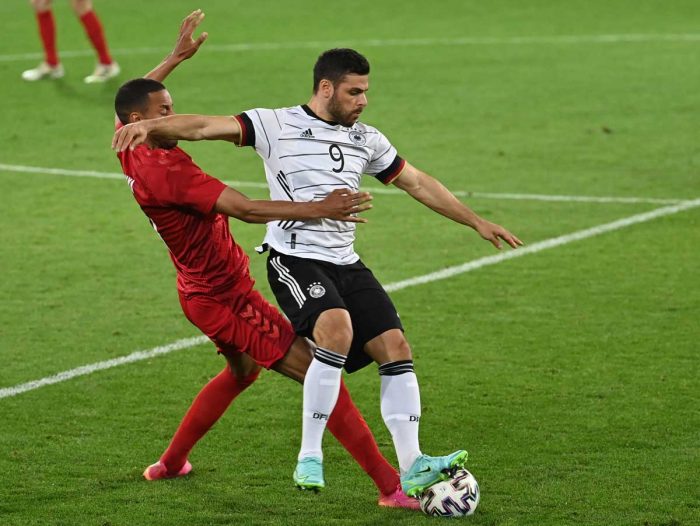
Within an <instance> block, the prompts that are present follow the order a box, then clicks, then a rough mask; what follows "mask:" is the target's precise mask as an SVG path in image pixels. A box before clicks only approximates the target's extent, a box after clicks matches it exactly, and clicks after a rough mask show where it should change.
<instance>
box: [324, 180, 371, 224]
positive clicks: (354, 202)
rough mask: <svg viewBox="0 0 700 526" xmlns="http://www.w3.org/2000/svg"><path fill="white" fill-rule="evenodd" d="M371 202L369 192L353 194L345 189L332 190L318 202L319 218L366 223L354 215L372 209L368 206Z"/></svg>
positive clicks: (363, 219)
mask: <svg viewBox="0 0 700 526" xmlns="http://www.w3.org/2000/svg"><path fill="white" fill-rule="evenodd" d="M371 200H372V196H371V195H370V194H369V192H353V191H351V190H348V189H347V188H342V189H338V190H333V191H332V192H331V193H330V194H328V195H327V196H326V198H325V199H324V200H323V201H319V205H321V217H326V218H328V219H336V220H338V221H350V222H352V223H366V222H367V220H366V219H365V218H362V217H356V216H355V214H359V213H360V212H364V211H365V210H369V209H370V208H372V205H371V204H369V202H370V201H371Z"/></svg>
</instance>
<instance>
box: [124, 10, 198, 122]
mask: <svg viewBox="0 0 700 526" xmlns="http://www.w3.org/2000/svg"><path fill="white" fill-rule="evenodd" d="M202 20H204V13H203V12H202V10H201V9H197V10H196V11H192V12H191V13H190V14H189V15H187V16H186V17H185V19H184V20H183V21H182V24H180V33H179V34H178V37H177V42H175V47H173V50H172V51H171V52H170V53H168V55H167V56H166V57H165V58H164V59H163V60H162V61H161V63H160V64H158V65H157V66H156V67H155V68H153V69H152V70H151V71H149V72H148V73H146V75H145V76H144V78H147V79H152V80H157V81H158V82H163V81H164V80H165V79H166V77H167V76H168V75H170V73H172V71H173V70H174V69H175V68H176V67H177V66H179V65H180V63H181V62H182V61H183V60H187V59H188V58H190V57H192V56H193V55H194V54H195V53H196V52H197V51H198V50H199V46H201V45H202V44H203V43H204V41H205V40H206V39H207V36H209V35H208V34H207V33H202V34H201V35H199V37H198V38H197V39H196V40H195V39H193V38H192V35H193V34H194V30H195V29H197V26H199V24H200V22H201V21H202ZM114 119H115V123H116V124H117V125H119V124H120V122H119V118H118V117H117V116H115V117H114Z"/></svg>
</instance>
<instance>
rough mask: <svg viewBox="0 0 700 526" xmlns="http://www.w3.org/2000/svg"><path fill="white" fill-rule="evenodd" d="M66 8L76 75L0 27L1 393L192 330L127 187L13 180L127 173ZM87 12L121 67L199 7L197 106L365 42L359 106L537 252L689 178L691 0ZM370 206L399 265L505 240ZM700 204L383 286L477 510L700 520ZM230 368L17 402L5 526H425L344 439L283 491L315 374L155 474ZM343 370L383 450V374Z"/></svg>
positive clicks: (667, 524) (2, 444)
mask: <svg viewBox="0 0 700 526" xmlns="http://www.w3.org/2000/svg"><path fill="white" fill-rule="evenodd" d="M56 4H57V5H56V6H55V15H56V19H57V26H58V42H59V48H60V50H63V51H70V52H72V53H66V54H65V55H64V58H63V62H64V66H65V67H66V71H67V74H66V77H65V79H63V80H61V81H58V82H41V83H36V84H27V83H24V82H23V81H22V80H21V79H20V73H21V71H22V70H23V69H26V68H29V67H32V66H33V65H35V63H36V62H38V60H39V58H38V57H39V55H38V54H36V52H37V51H38V50H39V44H38V40H37V38H36V28H35V23H34V20H33V17H32V14H31V11H30V10H29V9H28V7H27V6H26V5H19V4H18V3H16V2H5V3H3V4H2V5H1V6H0V15H1V16H2V17H3V18H4V19H5V20H11V21H12V24H9V27H6V28H4V38H3V43H2V44H1V45H0V74H1V75H2V78H3V83H2V86H0V93H1V94H2V100H3V101H4V104H3V117H4V124H3V126H2V127H1V128H0V144H2V145H3V147H2V150H1V152H2V153H1V155H0V165H1V166H0V203H1V204H2V212H3V215H2V219H1V220H0V226H1V228H0V246H1V247H2V249H1V250H0V270H1V271H2V281H1V282H0V299H1V301H0V359H2V364H3V365H2V367H1V368H0V389H2V388H12V387H14V386H17V385H19V384H23V383H25V382H29V381H32V380H37V379H40V378H44V377H47V376H51V375H54V374H56V373H59V372H61V371H66V370H69V369H73V368H76V367H80V366H82V365H85V364H90V363H95V362H100V361H104V360H108V359H111V358H117V357H121V356H126V355H128V354H130V353H132V352H133V351H135V350H139V349H151V348H154V347H156V346H160V345H164V344H168V343H171V342H173V341H176V340H178V339H181V338H186V337H191V336H195V335H197V332H196V330H195V329H194V328H193V327H192V326H191V325H189V323H188V322H187V321H186V320H185V318H184V316H183V315H182V313H181V312H180V310H179V306H178V303H177V296H176V291H175V283H174V271H173V269H172V265H171V263H170V261H169V259H168V256H167V254H166V251H165V249H164V247H163V246H162V244H161V242H160V240H159V239H158V238H157V237H156V236H155V235H153V232H152V230H151V229H150V227H149V226H148V223H147V222H146V220H145V218H144V217H143V215H142V213H141V211H140V210H139V209H138V207H137V205H136V203H135V202H134V201H133V199H132V197H131V196H130V194H129V190H128V186H127V185H126V184H124V181H123V180H119V179H109V178H98V177H88V176H67V175H63V176H62V175H52V174H50V173H48V170H43V173H25V172H21V171H19V170H20V169H24V170H26V167H41V168H60V169H65V170H68V171H69V172H71V173H73V172H74V171H80V170H87V171H93V172H100V173H109V172H118V171H119V167H118V162H117V160H116V159H115V157H114V155H113V153H112V152H111V150H110V149H109V142H110V138H111V135H112V100H113V95H114V92H115V90H116V88H117V87H118V84H119V82H115V83H112V84H108V85H104V86H95V85H93V86H86V85H84V84H83V83H82V77H83V76H85V75H87V74H88V73H89V72H90V71H91V70H92V67H93V63H94V58H93V57H92V56H91V54H90V48H89V47H88V44H87V41H86V40H85V38H84V35H83V34H82V29H81V28H80V26H79V25H78V24H77V22H76V21H75V19H74V17H73V15H72V14H71V12H70V11H69V9H68V6H67V2H60V1H59V2H56ZM160 4H162V5H160ZM96 7H97V10H98V14H99V15H100V16H101V18H102V21H103V24H104V26H105V28H106V31H107V35H108V37H109V41H110V45H111V47H112V48H113V54H114V55H115V58H116V59H117V60H118V61H119V62H120V64H121V65H122V68H123V71H124V73H123V75H122V77H121V79H120V80H126V79H128V78H130V77H134V76H140V75H142V74H144V73H145V72H146V71H148V70H149V69H151V67H152V66H153V65H155V64H156V63H158V62H159V61H160V59H161V58H162V56H163V55H164V53H165V52H166V51H167V50H168V49H169V48H170V46H171V45H172V42H173V40H174V37H175V35H176V32H177V27H178V25H179V21H180V20H181V19H182V17H184V16H185V14H187V13H188V12H189V11H191V10H193V9H194V8H197V7H201V8H202V9H203V10H204V11H205V12H206V14H207V18H206V20H205V22H204V24H203V30H206V31H208V32H209V33H210V39H209V41H208V42H207V43H206V44H205V45H204V47H203V48H202V50H201V52H200V54H199V55H198V56H196V57H195V58H194V59H193V60H191V61H189V62H188V63H185V64H183V65H182V66H181V68H180V69H179V70H178V71H176V72H175V73H174V74H173V75H172V76H171V77H170V78H169V79H168V81H167V82H166V84H167V85H168V87H169V89H170V92H171V94H172V95H173V97H174V100H175V107H176V110H177V111H179V112H183V113H185V112H193V113H194V112H197V113H215V114H225V113H229V114H232V113H237V112H239V111H241V110H244V109H248V108H252V107H259V106H264V107H278V106H287V105H293V104H298V103H302V102H306V101H307V100H308V96H309V92H310V88H311V73H310V69H311V65H312V64H313V61H314V60H315V58H316V56H317V55H318V54H319V53H320V52H321V51H323V50H324V49H325V48H328V47H332V46H335V45H349V46H353V47H356V48H357V49H358V50H360V51H361V52H363V53H364V54H366V55H367V57H368V58H369V60H370V62H371V64H372V74H371V91H370V92H369V96H370V105H369V107H368V110H367V111H366V113H365V116H364V119H363V120H365V121H366V122H368V123H370V124H373V125H375V126H377V127H379V128H380V129H381V130H382V131H383V132H384V133H386V135H387V136H388V137H389V138H390V139H391V140H392V142H393V143H394V144H395V145H396V146H397V148H398V150H399V152H400V153H401V155H402V156H404V157H406V158H407V159H408V160H409V161H411V162H412V163H413V164H415V165H417V166H418V167H420V168H422V169H424V170H426V171H428V172H429V173H431V174H433V175H435V176H436V177H438V178H439V179H441V180H442V181H444V182H445V183H446V184H447V185H448V186H449V187H450V188H452V189H453V190H460V191H468V192H476V193H475V195H474V196H473V197H470V198H467V202H468V204H469V205H470V206H471V207H472V208H474V209H475V210H477V211H478V212H479V213H481V214H482V215H484V216H486V217H488V218H491V219H493V220H494V221H497V222H499V223H502V224H504V225H506V226H507V227H508V228H510V229H512V230H513V231H514V232H515V233H516V234H517V235H518V236H519V237H521V238H522V239H523V240H525V241H526V242H527V243H529V244H530V245H532V244H535V243H537V242H539V241H542V240H546V239H551V238H554V237H557V236H561V235H566V234H570V233H572V232H577V231H580V230H583V229H587V228H592V227H596V226H599V225H603V224H607V223H610V222H612V221H615V220H618V219H622V218H627V217H630V216H633V215H635V214H639V213H642V212H646V211H650V210H654V209H656V208H659V207H662V206H668V204H667V203H665V202H655V201H653V200H671V201H679V200H692V199H698V198H700V183H699V180H698V167H699V165H700V158H699V157H698V153H697V140H696V137H697V118H696V110H697V108H698V107H699V105H700V104H699V103H700V96H699V95H698V93H699V92H698V90H697V86H698V85H699V84H700V73H699V70H698V68H697V57H698V52H699V51H700V36H699V35H698V33H697V27H698V21H699V20H700V7H698V6H697V3H696V2H692V1H680V0H679V1H673V2H661V1H649V0H642V1H638V2H632V1H629V0H616V1H613V2H610V1H605V2H604V1H602V0H593V1H588V2H582V1H572V2H552V1H544V0H541V1H535V2H528V3H522V2H516V1H514V0H511V1H506V0H500V1H494V2H489V3H487V4H486V3H480V2H471V1H469V2H457V1H448V2H440V3H433V4H426V3H424V2H422V3H419V2H394V1H391V2H381V3H380V2H367V1H364V0H363V1H358V2H354V3H352V4H346V5H340V4H338V5H336V4H333V5H331V4H328V5H325V4H318V3H315V2H308V1H301V2H294V3H286V2H262V3H250V2H247V3H246V2H231V1H224V0H218V1H215V0H204V1H202V2H199V3H198V4H196V5H194V4H192V3H190V2H184V1H181V0H176V1H172V2H168V3H167V5H166V3H164V2H163V3H160V2H154V3H151V4H150V5H149V7H148V9H147V10H146V11H145V12H144V10H143V9H142V7H143V3H142V2H135V1H133V0H123V1H120V2H97V6H96ZM241 44H244V45H241ZM229 45H230V46H229ZM227 46H229V47H227ZM184 147H185V149H186V150H187V151H188V152H190V153H191V154H192V155H193V156H194V158H195V160H196V161H198V163H199V164H200V165H201V166H202V167H204V168H205V169H206V170H208V171H209V172H210V173H212V174H213V175H215V176H217V177H219V178H221V179H224V180H236V181H244V182H248V183H253V182H262V181H263V179H264V175H263V172H262V167H261V165H260V162H259V161H258V159H257V157H256V156H255V154H254V153H253V152H252V151H238V150H236V151H233V149H232V148H230V147H227V146H226V145H224V144H191V145H190V144H187V145H184ZM18 167H20V168H18ZM39 172H42V170H39ZM367 187H368V188H369V189H370V190H372V189H379V188H380V187H379V186H378V185H376V184H373V183H372V182H371V181H369V182H368V184H367ZM241 189H242V190H243V191H244V192H246V193H248V194H249V195H251V196H255V197H260V198H262V197H264V196H265V192H264V190H262V189H256V188H248V187H241ZM378 191H379V190H378ZM484 193H501V194H502V193H508V194H543V195H550V196H552V195H569V196H579V197H580V196H599V197H600V196H608V197H639V198H642V199H641V200H640V201H638V202H632V203H622V202H615V201H613V202H608V203H601V202H579V201H563V200H554V201H544V200H536V199H526V198H519V199H506V198H505V196H501V197H500V198H498V196H490V197H486V196H484V195H483V194H484ZM368 217H369V218H370V220H371V222H370V223H369V224H367V225H362V226H361V227H360V232H359V234H358V238H359V241H358V245H357V246H358V250H359V252H360V254H361V255H362V257H363V259H364V261H365V262H366V263H367V264H368V265H369V266H370V267H372V268H373V269H374V271H375V273H376V274H377V276H378V277H379V279H380V280H381V281H382V282H383V283H385V284H391V283H396V282H399V281H401V280H404V279H408V278H412V277H415V276H421V275H425V274H429V273H431V272H434V271H437V270H440V269H443V268H447V267H451V266H455V265H460V264H462V263H464V262H467V261H472V260H476V259H478V258H481V257H484V256H488V255H493V254H494V251H493V250H492V249H491V248H490V247H489V245H487V244H486V243H484V242H482V241H480V240H479V239H478V238H477V236H476V235H475V234H474V233H473V232H471V231H468V230H466V229H465V228H464V227H461V226H459V225H456V224H452V223H450V222H448V221H447V220H444V219H443V218H440V217H438V216H436V215H435V214H432V213H431V212H429V211H428V210H426V209H424V208H422V207H421V206H420V205H418V204H416V203H414V202H412V201H411V200H410V199H409V198H408V197H406V196H401V195H392V194H381V193H377V194H376V195H375V208H374V210H373V211H372V212H371V214H370V215H368ZM699 223H700V210H699V209H698V208H692V209H689V210H686V211H683V212H679V213H675V214H670V215H667V216H664V217H661V218H658V219H654V220H652V221H648V222H644V223H640V224H637V225H633V226H629V227H626V228H620V229H617V230H614V231H612V232H609V233H606V234H602V235H598V236H594V237H590V238H588V239H585V240H581V241H577V242H571V243H568V244H565V245H562V246H560V247H557V248H553V249H550V250H546V251H541V252H538V253H535V254H530V255H526V256H523V257H521V258H516V259H513V260H509V261H504V262H501V263H498V264H496V265H491V266H486V267H483V268H480V269H477V270H474V271H472V272H468V273H463V274H460V275H457V276H454V277H451V278H449V279H446V280H440V281H434V282H431V283H428V284H423V285H416V286H412V287H408V288H404V289H402V290H398V291H396V292H394V293H392V297H393V298H394V300H395V302H396V304H397V307H398V308H399V311H400V313H401V316H402V319H403V320H404V322H405V325H406V328H407V335H408V337H409V341H410V342H411V343H412V346H413V349H414V354H415V362H416V370H417V373H418V376H419V378H420V381H421V393H422V401H423V406H424V407H423V415H424V417H423V419H422V421H423V422H422V425H421V441H422V446H423V449H424V450H425V451H426V452H429V453H434V454H439V453H446V452H448V451H452V450H454V449H457V448H460V447H465V448H466V449H468V450H469V452H470V461H469V469H470V470H471V471H472V472H473V473H474V474H475V476H476V477H477V479H478V480H479V482H480V485H481V489H482V500H481V504H480V506H479V509H478V510H477V513H476V514H475V515H474V516H472V517H470V518H468V519H465V521H469V522H470V523H472V524H475V525H476V524H480V525H568V524H590V525H601V526H602V525H637V526H651V525H654V526H671V525H673V526H680V525H683V526H686V525H687V526H691V525H693V524H699V523H700V509H699V507H700V494H699V493H698V489H697V488H698V485H697V474H698V472H700V460H699V459H700V454H699V453H700V447H699V446H698V444H700V411H698V408H699V407H700V387H699V386H698V380H697V379H698V377H699V376H700V371H699V369H700V367H699V366H698V363H699V361H698V341H699V339H700V324H699V323H698V321H697V320H698V312H700V292H699V290H700V287H699V286H698V285H700V282H699V278H698V271H697V268H698V249H697V246H698V243H699V242H700V229H699V228H698V226H699ZM232 231H233V232H234V235H235V237H236V239H237V241H238V242H239V243H241V244H242V246H244V247H246V248H249V247H253V246H254V245H255V244H257V243H259V241H260V239H261V237H262V235H263V228H262V227H259V226H250V225H245V224H242V223H237V222H232ZM263 260H264V258H261V257H256V256H254V255H253V256H252V265H253V273H254V275H256V276H257V277H258V285H259V286H260V288H261V289H262V290H263V291H264V293H265V294H266V295H267V296H268V297H269V298H271V297H272V296H271V294H270V292H269V289H268V287H267V284H266V282H265V275H264V261H263ZM222 366H223V360H221V359H220V358H218V357H216V356H215V354H214V352H213V347H212V346H211V345H209V344H204V345H200V346H198V347H196V348H190V349H187V350H181V351H176V352H173V353H171V354H168V355H166V356H162V357H158V358H153V359H149V360H146V361H140V362H137V363H133V364H130V365H124V366H120V367H116V368H112V369H109V370H105V371H101V372H96V373H94V374H90V375H87V376H82V377H80V378H75V379H72V380H69V381H66V382H63V383H59V384H57V385H52V386H46V387H42V388H40V389H36V390H32V391H29V392H26V393H22V394H18V395H16V396H6V397H4V398H1V399H0V422H1V423H2V424H0V472H2V473H3V477H2V480H1V481H0V524H3V525H5V524H7V525H27V524H42V525H43V524H61V525H72V524H100V525H107V524H110V525H122V524H123V525H136V524H149V525H159V524H163V525H166V524H168V525H170V524H280V525H287V524H306V525H308V524H424V523H426V521H430V520H432V519H429V518H426V517H424V516H422V515H420V514H415V513H410V512H404V511H402V510H384V509H379V508H378V507H377V506H376V494H375V490H374V487H373V485H372V484H371V481H370V480H369V479H368V478H367V477H366V476H365V475H364V474H363V473H362V472H361V470H360V469H359V468H358V467H357V466H356V465H355V464H354V463H353V462H352V460H351V459H350V457H349V456H348V455H347V454H346V453H345V452H344V451H343V450H342V448H340V447H339V446H338V444H337V443H336V442H335V441H334V439H333V438H331V437H329V438H328V439H327V440H326V442H325V451H326V458H327V460H326V472H327V473H326V478H327V483H328V487H327V489H326V491H324V492H323V493H322V494H320V495H313V494H305V493H299V492H297V491H295V490H294V489H293V488H292V484H291V471H292V470H293V467H294V459H295V456H296V451H297V447H298V441H299V428H300V426H299V410H300V406H301V390H300V389H299V387H298V386H297V385H295V384H293V383H292V382H290V381H288V380H286V379H283V378H280V377H277V376H276V375H275V374H272V373H268V374H264V375H263V376H262V378H261V380H260V381H259V382H258V383H257V384H256V385H255V386H254V387H253V388H252V389H250V390H249V391H248V392H246V393H245V395H243V396H241V397H240V398H239V399H237V400H236V402H235V403H234V405H233V406H232V408H231V409H230V410H229V412H228V414H227V415H225V417H224V418H223V419H222V421H221V422H220V423H219V424H218V425H217V426H216V427H215V428H214V429H213V430H212V431H211V433H210V434H209V435H208V436H207V437H206V438H205V439H204V440H203V441H202V442H201V443H200V444H199V445H198V446H197V448H196V449H195V450H194V452H193V453H192V455H191V460H192V462H193V464H194V466H195V471H194V472H193V473H192V475H191V476H189V477H187V478H186V479H183V480H175V481H167V482H162V483H160V482H159V483H153V484H151V483H146V482H144V481H143V480H142V479H141V478H140V474H141V471H142V470H143V468H144V467H145V466H146V465H147V464H150V463H151V462H153V461H155V460H156V459H157V457H158V455H159V454H160V453H161V451H162V450H163V448H164V447H165V446H166V445H167V442H168V440H169V438H170V436H171V434H172V432H173V431H174V429H175V427H176V426H177V424H178V422H179V419H180V418H181V416H182V415H183V414H184V411H185V410H186V408H187V407H188V405H189V403H190V401H191V399H192V397H193V396H194V395H195V394H196V393H197V391H198V390H199V388H200V387H201V386H202V385H203V384H204V383H205V382H206V381H207V380H208V379H209V378H211V377H212V376H213V375H214V374H216V373H217V372H218V371H219V370H220V369H221V367H222ZM346 379H347V382H348V385H349V387H350V390H351V392H352V393H353V395H354V398H355V400H356V402H357V403H358V405H359V406H360V407H361V409H362V410H363V412H364V413H365V415H366V417H367V420H368V421H369V423H370V425H371V427H372V429H373V430H374V431H375V435H376V437H377V440H378V441H379V443H380V445H381V447H382V449H383V451H384V452H385V454H386V455H387V457H388V458H389V459H391V460H392V461H395V458H394V454H393V450H392V447H391V439H390V437H389V435H388V433H387V431H386V429H385V428H384V426H383V424H382V421H381V417H380V415H379V408H378V384H379V382H378V379H377V375H376V371H375V369H374V368H373V367H370V368H367V369H365V370H363V371H361V372H360V373H357V374H354V375H351V376H348V377H346Z"/></svg>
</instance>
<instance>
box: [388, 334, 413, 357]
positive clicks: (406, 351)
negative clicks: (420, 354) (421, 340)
mask: <svg viewBox="0 0 700 526" xmlns="http://www.w3.org/2000/svg"><path fill="white" fill-rule="evenodd" d="M390 354H391V355H392V356H391V358H392V361H394V362H395V361H399V360H412V359H413V354H412V353H411V346H410V345H409V344H408V341H407V340H406V338H404V336H403V334H401V336H400V337H399V338H397V341H396V343H395V344H394V346H392V349H391V352H390Z"/></svg>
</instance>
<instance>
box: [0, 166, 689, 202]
mask: <svg viewBox="0 0 700 526" xmlns="http://www.w3.org/2000/svg"><path fill="white" fill-rule="evenodd" d="M2 171H5V172H13V173H33V174H46V175H64V176H69V177H98V178H100V179H124V175H123V174H121V173H118V172H96V171H94V170H67V169H63V168H44V167H41V166H23V165H16V164H0V172H2ZM224 182H225V183H226V184H228V185H230V186H233V187H238V188H262V189H267V183H256V182H252V181H224ZM367 190H368V191H369V192H372V193H373V194H377V195H379V194H385V195H402V194H404V193H405V192H403V191H402V190H398V189H394V188H384V187H381V186H378V187H372V188H368V189H367ZM452 193H453V194H455V195H456V196H457V197H472V198H480V199H514V200H521V201H552V202H574V203H601V204H606V203H621V204H640V203H649V204H659V205H666V204H676V203H681V202H683V201H685V199H661V198H655V197H612V196H589V195H545V194H514V193H498V192H469V191H465V190H455V191H453V192H452Z"/></svg>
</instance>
